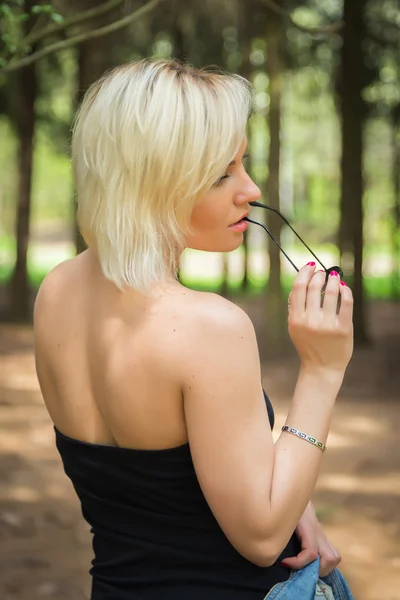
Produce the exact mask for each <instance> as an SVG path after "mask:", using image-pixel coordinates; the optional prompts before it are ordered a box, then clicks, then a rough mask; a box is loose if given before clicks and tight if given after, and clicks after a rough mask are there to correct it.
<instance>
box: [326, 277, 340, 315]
mask: <svg viewBox="0 0 400 600" xmlns="http://www.w3.org/2000/svg"><path fill="white" fill-rule="evenodd" d="M339 288H340V277H339V275H338V273H337V272H336V271H331V272H330V273H329V275H328V281H327V284H326V289H325V294H324V303H323V307H322V309H323V311H324V314H326V315H328V316H330V317H334V318H335V319H336V309H337V303H338V297H339V293H340V292H339Z"/></svg>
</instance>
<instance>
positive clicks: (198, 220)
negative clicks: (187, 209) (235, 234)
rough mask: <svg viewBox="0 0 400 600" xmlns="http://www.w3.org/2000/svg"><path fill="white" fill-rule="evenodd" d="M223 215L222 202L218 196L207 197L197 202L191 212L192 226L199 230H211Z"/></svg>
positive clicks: (216, 225)
mask: <svg viewBox="0 0 400 600" xmlns="http://www.w3.org/2000/svg"><path fill="white" fill-rule="evenodd" d="M223 217H224V210H223V203H222V202H218V198H213V197H211V198H207V199H205V200H203V201H202V202H201V203H200V204H198V205H197V206H196V207H195V208H194V209H193V212H192V219H191V221H192V226H193V227H194V228H195V229H197V230H201V231H205V230H212V229H215V227H218V225H219V224H220V223H221V220H223Z"/></svg>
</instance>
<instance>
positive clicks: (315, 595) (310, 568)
mask: <svg viewBox="0 0 400 600" xmlns="http://www.w3.org/2000/svg"><path fill="white" fill-rule="evenodd" d="M319 563H320V558H319V557H318V558H317V560H315V561H314V562H312V563H310V564H309V565H307V566H306V567H304V569H300V570H299V571H292V572H291V574H290V577H289V579H288V580H287V581H283V582H282V583H277V584H276V585H274V587H273V588H272V590H271V591H270V592H269V593H268V594H267V595H266V596H265V598H264V600H267V599H268V600H331V599H332V595H333V598H334V600H354V598H353V595H352V593H351V591H350V589H349V586H348V585H347V583H346V581H345V579H344V577H343V575H342V574H341V572H340V571H339V570H338V569H335V570H334V571H332V573H330V574H329V575H328V576H327V577H322V578H321V579H320V578H319V576H318V573H319Z"/></svg>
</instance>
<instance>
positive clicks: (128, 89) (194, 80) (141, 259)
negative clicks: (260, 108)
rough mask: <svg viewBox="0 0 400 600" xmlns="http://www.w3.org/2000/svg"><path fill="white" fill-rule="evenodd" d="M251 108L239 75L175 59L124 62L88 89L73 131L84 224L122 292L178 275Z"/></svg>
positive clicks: (89, 239)
mask: <svg viewBox="0 0 400 600" xmlns="http://www.w3.org/2000/svg"><path fill="white" fill-rule="evenodd" d="M251 105H252V94H251V87H250V84H249V82H248V81H246V80H245V79H243V78H242V77H240V76H239V75H231V74H227V73H224V72H222V71H219V70H216V69H214V70H212V71H211V70H208V71H206V70H200V69H196V68H194V67H191V66H188V65H184V64H181V63H179V62H177V61H174V60H150V59H145V60H140V61H136V62H133V63H130V64H127V65H122V66H120V67H117V68H115V69H113V70H112V71H110V72H107V73H105V74H104V75H103V77H102V78H101V79H100V80H98V81H97V82H95V83H94V84H93V85H92V86H91V87H90V88H89V89H88V91H87V93H86V95H85V97H84V100H83V102H82V104H81V106H80V108H79V110H78V112H77V115H76V118H75V122H74V127H73V135H72V166H73V174H74V180H75V185H76V191H77V203H78V222H79V225H80V228H81V232H82V235H83V237H84V239H85V241H86V243H87V244H88V245H89V246H93V247H94V248H95V249H96V251H97V253H98V256H99V260H100V263H101V267H102V270H103V273H104V275H105V277H107V278H108V279H110V280H111V281H113V282H114V283H115V285H116V286H118V287H119V288H120V289H126V288H127V287H128V288H134V289H137V290H139V291H141V292H142V293H144V294H147V293H149V292H150V288H151V285H152V284H154V283H164V282H165V281H166V280H167V279H168V278H170V277H171V275H173V276H174V277H176V273H177V270H178V267H179V257H180V254H181V253H182V251H183V250H184V248H185V238H186V235H188V233H189V232H190V217H191V213H192V210H193V207H194V206H195V204H196V202H197V201H198V200H199V198H201V196H202V195H203V194H204V193H206V192H207V191H208V190H209V189H211V187H212V185H213V184H214V183H215V181H216V180H217V179H218V178H219V177H220V176H221V175H223V173H224V172H225V169H226V168H227V165H228V164H229V162H230V161H231V160H232V159H233V157H234V156H235V155H236V154H237V152H238V150H239V148H240V145H241V143H242V141H243V137H244V136H245V133H246V124H247V121H248V118H249V114H250V110H251Z"/></svg>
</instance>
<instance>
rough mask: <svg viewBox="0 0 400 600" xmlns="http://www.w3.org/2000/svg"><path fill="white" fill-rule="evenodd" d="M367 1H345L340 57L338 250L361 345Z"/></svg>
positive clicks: (364, 338) (364, 335)
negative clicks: (340, 150) (349, 286)
mask: <svg viewBox="0 0 400 600" xmlns="http://www.w3.org/2000/svg"><path fill="white" fill-rule="evenodd" d="M365 5H366V0H358V1H357V2H354V1H353V0H345V3H344V21H345V23H346V26H345V29H344V36H343V47H342V57H341V82H340V85H339V89H340V93H341V113H342V158H341V171H342V190H341V221H340V228H339V247H340V253H341V257H342V264H343V268H344V273H345V276H346V275H347V276H350V277H351V278H352V286H353V294H354V337H355V342H356V343H357V344H359V345H362V344H366V343H367V342H368V335H367V330H366V317H365V297H364V287H363V278H362V266H363V193H364V181H363V125H364V120H365V112H366V111H365V104H364V101H363V98H362V91H363V69H364V63H363V51H362V43H363V40H364V38H365V24H364V20H363V16H364V9H365Z"/></svg>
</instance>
